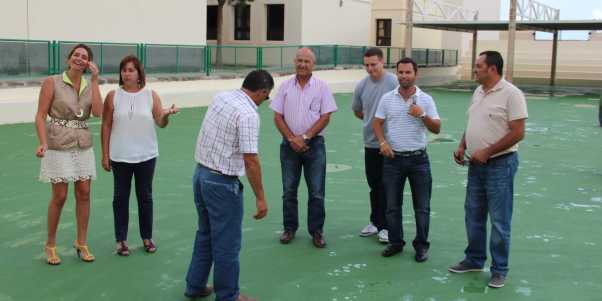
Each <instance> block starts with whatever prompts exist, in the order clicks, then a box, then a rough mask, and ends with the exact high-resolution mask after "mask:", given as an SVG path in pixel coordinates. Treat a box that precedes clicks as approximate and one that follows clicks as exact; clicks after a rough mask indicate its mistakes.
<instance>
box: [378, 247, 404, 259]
mask: <svg viewBox="0 0 602 301" xmlns="http://www.w3.org/2000/svg"><path fill="white" fill-rule="evenodd" d="M401 251H403V245H387V247H386V248H385V249H384V250H383V252H382V255H383V257H391V256H393V255H395V254H397V253H401Z"/></svg>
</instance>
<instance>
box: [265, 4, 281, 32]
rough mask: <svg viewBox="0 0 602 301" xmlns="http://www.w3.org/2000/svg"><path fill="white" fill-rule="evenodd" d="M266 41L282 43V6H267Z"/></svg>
mask: <svg viewBox="0 0 602 301" xmlns="http://www.w3.org/2000/svg"><path fill="white" fill-rule="evenodd" d="M267 13H268V20H267V24H268V33H267V40H268V41H284V4H269V5H267Z"/></svg>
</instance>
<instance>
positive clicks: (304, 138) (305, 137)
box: [301, 134, 309, 141]
mask: <svg viewBox="0 0 602 301" xmlns="http://www.w3.org/2000/svg"><path fill="white" fill-rule="evenodd" d="M301 137H302V138H303V140H305V141H307V140H309V137H307V135H305V134H303V135H301Z"/></svg>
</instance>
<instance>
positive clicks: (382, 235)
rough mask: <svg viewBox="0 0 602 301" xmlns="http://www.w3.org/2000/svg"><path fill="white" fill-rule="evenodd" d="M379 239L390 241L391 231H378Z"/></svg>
mask: <svg viewBox="0 0 602 301" xmlns="http://www.w3.org/2000/svg"><path fill="white" fill-rule="evenodd" d="M378 241H379V242H381V243H384V244H388V243H389V231H387V229H382V230H380V231H378Z"/></svg>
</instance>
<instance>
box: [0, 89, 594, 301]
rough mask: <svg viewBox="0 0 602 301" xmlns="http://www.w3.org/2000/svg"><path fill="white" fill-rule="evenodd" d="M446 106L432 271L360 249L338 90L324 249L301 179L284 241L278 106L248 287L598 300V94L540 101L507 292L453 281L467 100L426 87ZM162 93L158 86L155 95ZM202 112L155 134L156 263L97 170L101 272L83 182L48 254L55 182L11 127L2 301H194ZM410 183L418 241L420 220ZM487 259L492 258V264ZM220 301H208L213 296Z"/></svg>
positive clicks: (0, 243)
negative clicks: (195, 191) (83, 231)
mask: <svg viewBox="0 0 602 301" xmlns="http://www.w3.org/2000/svg"><path fill="white" fill-rule="evenodd" d="M427 91H428V92H429V93H431V94H432V95H433V96H434V98H435V101H436V102H437V105H438V108H439V113H440V114H441V117H442V121H443V127H442V134H441V135H439V136H432V137H430V139H431V141H432V143H431V144H430V145H429V149H428V152H429V156H430V158H431V164H432V171H433V199H432V203H431V208H432V220H431V228H430V240H431V250H430V253H429V254H430V258H429V260H428V261H427V262H425V263H421V264H418V263H416V262H415V261H414V259H413V255H414V252H413V250H412V248H411V247H410V245H408V246H407V247H406V248H405V250H404V252H403V253H402V254H401V256H395V257H391V258H383V257H381V256H380V251H381V250H382V249H383V245H381V244H379V243H378V242H377V241H376V238H375V237H370V238H361V237H359V236H358V233H359V230H360V229H361V228H363V226H365V225H366V223H367V222H368V208H369V206H368V186H367V184H366V181H365V178H364V163H363V144H362V137H361V124H360V121H359V120H357V119H355V118H354V117H353V116H352V113H351V111H350V95H349V94H340V95H337V102H338V105H339V111H338V112H337V113H335V114H334V115H333V116H334V117H333V119H332V120H331V123H330V125H329V127H328V133H327V138H326V143H327V152H328V153H327V156H328V159H327V161H328V173H327V177H326V180H327V182H326V183H327V187H326V211H327V217H326V226H325V238H326V239H327V242H328V246H327V247H326V248H325V249H321V250H319V249H315V248H314V247H313V246H312V244H311V240H310V238H309V235H308V234H307V231H306V222H305V220H306V215H305V213H306V209H305V208H306V196H307V192H306V189H305V184H304V182H303V181H302V183H301V186H300V191H299V193H300V211H299V212H300V229H299V232H298V233H297V238H296V239H295V240H294V241H293V242H292V243H291V244H290V245H281V244H280V243H279V242H278V236H279V233H280V230H281V221H282V211H281V208H282V204H281V193H282V192H281V178H280V162H279V153H278V151H279V146H278V144H279V142H280V139H281V138H280V136H279V134H278V132H277V130H276V128H275V126H274V124H273V121H272V113H271V112H270V110H269V108H268V107H267V104H264V105H263V106H262V107H261V108H260V113H261V118H262V128H261V139H260V150H261V160H262V166H263V180H264V185H265V190H266V194H267V198H268V203H269V210H270V211H269V215H268V217H267V218H266V219H265V220H261V221H255V220H253V219H252V218H251V216H252V214H253V213H254V200H255V199H254V197H253V194H252V190H251V188H250V186H249V185H248V183H247V181H246V180H243V183H245V185H246V187H245V220H244V225H243V248H242V252H241V276H240V286H241V291H242V292H243V293H245V294H247V295H250V296H253V297H257V298H259V299H260V300H263V301H297V300H298V301H306V300H316V301H345V300H399V301H410V300H428V301H434V300H438V301H442V300H601V299H602V296H601V293H602V283H601V282H600V279H602V260H601V259H600V257H599V256H600V254H602V252H601V247H602V235H601V233H602V231H601V230H600V228H601V227H602V217H601V216H602V215H601V214H602V208H601V206H602V159H600V158H601V157H600V151H601V150H602V128H600V127H599V126H598V119H597V112H598V98H596V97H592V96H586V95H556V96H554V97H549V96H547V95H532V94H528V100H529V102H528V105H529V113H530V118H529V120H528V123H527V135H526V140H525V141H524V142H523V143H522V144H521V147H520V169H519V172H518V175H517V177H516V182H515V184H516V185H515V201H514V216H513V232H512V247H511V258H510V273H509V275H508V280H507V285H506V287H504V288H502V289H498V290H493V289H488V288H487V287H486V283H487V281H488V278H489V274H488V273H486V272H483V273H470V274H463V275H455V274H450V273H448V272H447V267H448V265H450V264H454V263H456V262H458V261H459V260H461V259H462V257H463V250H464V247H465V244H466V238H465V231H464V209H463V203H464V190H465V183H466V172H467V170H466V168H464V167H459V166H457V165H455V164H454V163H453V160H452V152H453V150H454V149H455V147H456V145H457V142H456V141H457V139H458V137H459V136H460V135H461V133H462V131H463V127H464V125H465V122H466V121H465V119H466V115H465V111H466V108H467V104H468V99H469V97H470V92H467V91H457V90H456V91H452V90H446V89H443V88H433V89H428V90H427ZM158 92H160V91H158ZM204 112H205V109H201V108H193V109H185V110H182V112H181V113H180V114H179V115H177V116H175V117H174V118H172V120H171V124H170V125H169V127H168V128H166V129H162V130H158V133H159V144H160V153H161V156H160V158H159V161H158V165H157V169H156V175H155V180H154V183H155V187H154V194H155V228H154V230H155V231H154V238H155V240H156V242H157V246H158V252H157V253H156V254H153V255H149V254H146V253H145V252H144V251H143V249H142V243H141V241H140V239H139V235H138V226H137V213H136V210H135V208H136V205H135V204H136V200H135V198H134V193H132V196H131V200H130V206H131V208H132V210H131V215H130V223H131V226H130V238H129V242H130V245H131V246H132V247H133V248H134V250H133V253H132V255H131V256H130V257H119V256H116V255H115V253H114V236H113V212H112V204H111V202H112V191H113V187H112V180H113V179H112V176H111V175H110V174H108V173H106V172H104V171H103V170H102V169H101V167H100V160H99V159H100V148H99V147H100V143H99V139H98V133H99V121H98V120H93V121H92V130H93V132H94V133H95V135H96V141H95V142H96V144H95V151H96V156H97V172H98V179H97V180H96V181H94V182H93V185H92V213H91V220H90V229H89V245H90V248H91V250H92V251H93V253H94V254H95V255H96V258H97V260H96V262H94V263H91V264H87V263H83V262H81V261H79V260H78V259H77V257H76V256H75V252H74V250H73V249H72V248H71V245H72V242H73V240H74V237H75V227H74V224H75V216H74V199H73V197H72V187H70V188H71V190H70V197H69V200H68V202H67V204H66V206H65V209H64V212H63V216H62V219H61V223H60V229H59V232H58V246H59V248H58V249H59V255H60V256H61V257H62V260H63V263H62V264H61V265H60V266H58V267H53V266H49V265H47V264H46V263H45V261H44V259H43V258H44V257H43V243H44V240H45V237H46V210H47V203H48V199H49V197H50V185H48V184H42V183H40V182H38V181H37V176H38V172H39V161H38V159H36V158H35V156H34V149H35V147H36V146H37V138H36V135H35V131H34V127H33V124H19V125H5V126H0V137H2V139H0V166H1V169H0V187H1V191H2V193H1V194H0V208H1V209H0V250H1V251H0V267H1V268H0V301H13V300H14V301H17V300H18V301H29V300H86V301H94V300H186V298H184V296H183V291H184V285H185V280H184V277H185V273H186V269H187V267H188V263H189V261H190V256H191V252H192V243H193V238H194V232H195V230H196V212H195V208H194V205H193V200H192V185H191V178H192V172H193V168H194V160H193V151H194V145H195V141H196V137H197V133H198V130H199V126H200V124H201V120H202V117H203V114H204ZM409 197H410V195H409V187H408V186H407V185H406V193H405V198H406V201H405V203H404V215H403V218H404V226H405V231H406V240H407V241H411V240H412V238H413V236H414V222H413V214H412V210H411V202H409V201H408V200H409ZM488 264H489V263H488ZM211 300H212V299H211Z"/></svg>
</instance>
